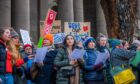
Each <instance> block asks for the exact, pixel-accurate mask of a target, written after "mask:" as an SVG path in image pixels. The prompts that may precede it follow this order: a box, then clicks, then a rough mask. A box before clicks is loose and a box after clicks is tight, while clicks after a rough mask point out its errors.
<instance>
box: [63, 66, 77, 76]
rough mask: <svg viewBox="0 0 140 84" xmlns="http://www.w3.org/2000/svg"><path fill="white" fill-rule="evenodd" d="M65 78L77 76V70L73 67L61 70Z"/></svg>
mask: <svg viewBox="0 0 140 84" xmlns="http://www.w3.org/2000/svg"><path fill="white" fill-rule="evenodd" d="M61 71H62V75H63V77H70V76H74V75H75V74H76V71H75V68H74V67H73V66H65V67H62V68H61Z"/></svg>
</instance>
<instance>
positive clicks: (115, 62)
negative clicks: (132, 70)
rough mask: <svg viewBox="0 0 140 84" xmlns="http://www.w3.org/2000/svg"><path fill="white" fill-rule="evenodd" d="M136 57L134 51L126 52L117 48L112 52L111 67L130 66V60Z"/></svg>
mask: <svg viewBox="0 0 140 84" xmlns="http://www.w3.org/2000/svg"><path fill="white" fill-rule="evenodd" d="M135 55H136V51H134V50H126V49H121V48H115V49H113V50H112V51H111V65H112V66H122V64H123V65H126V66H128V65H129V60H130V59H131V58H132V57H133V56H135Z"/></svg>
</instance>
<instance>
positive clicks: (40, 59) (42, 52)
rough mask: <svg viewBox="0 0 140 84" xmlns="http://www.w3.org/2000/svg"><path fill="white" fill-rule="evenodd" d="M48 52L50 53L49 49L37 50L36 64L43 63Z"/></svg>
mask: <svg viewBox="0 0 140 84" xmlns="http://www.w3.org/2000/svg"><path fill="white" fill-rule="evenodd" d="M47 51H48V48H47V47H42V48H37V50H36V54H35V58H34V62H37V63H38V62H43V60H44V58H45V56H46V53H47Z"/></svg>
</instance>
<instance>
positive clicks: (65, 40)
mask: <svg viewBox="0 0 140 84" xmlns="http://www.w3.org/2000/svg"><path fill="white" fill-rule="evenodd" d="M69 36H71V37H72V38H73V40H74V43H73V47H72V49H74V48H75V47H76V40H75V38H74V36H72V35H67V36H66V37H65V39H64V41H63V45H64V46H65V47H67V46H68V45H67V38H68V37H69Z"/></svg>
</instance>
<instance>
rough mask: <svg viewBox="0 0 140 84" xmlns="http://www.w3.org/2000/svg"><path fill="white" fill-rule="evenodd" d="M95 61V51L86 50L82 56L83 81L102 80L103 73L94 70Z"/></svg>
mask: <svg viewBox="0 0 140 84" xmlns="http://www.w3.org/2000/svg"><path fill="white" fill-rule="evenodd" d="M96 59H97V51H96V50H95V49H87V50H86V54H85V55H84V61H85V65H84V70H83V73H84V80H85V81H87V80H95V81H96V80H97V81H100V80H103V73H102V72H101V71H96V70H95V69H94V66H95V61H96Z"/></svg>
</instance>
